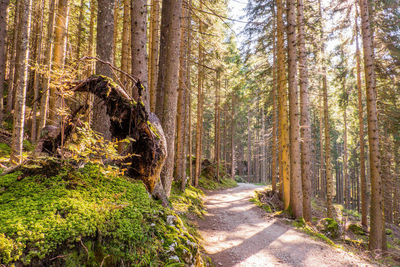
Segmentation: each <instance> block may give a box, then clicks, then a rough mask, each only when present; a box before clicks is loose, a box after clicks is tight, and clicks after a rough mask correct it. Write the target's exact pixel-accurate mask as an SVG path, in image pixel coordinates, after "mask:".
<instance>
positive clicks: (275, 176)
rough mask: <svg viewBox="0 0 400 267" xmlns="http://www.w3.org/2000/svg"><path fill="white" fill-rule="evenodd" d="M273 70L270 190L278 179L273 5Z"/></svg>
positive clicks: (276, 78) (274, 186) (274, 187)
mask: <svg viewBox="0 0 400 267" xmlns="http://www.w3.org/2000/svg"><path fill="white" fill-rule="evenodd" d="M273 39H274V40H273V43H272V44H273V48H272V49H273V51H272V52H273V70H272V79H273V85H272V121H273V122H272V123H273V125H272V163H271V164H272V166H271V169H272V179H271V180H272V181H271V183H272V191H274V192H276V183H277V180H278V173H277V168H276V167H277V162H276V160H277V150H278V144H277V132H276V131H277V124H278V115H277V101H278V99H277V87H278V77H277V62H276V14H275V7H274V37H273Z"/></svg>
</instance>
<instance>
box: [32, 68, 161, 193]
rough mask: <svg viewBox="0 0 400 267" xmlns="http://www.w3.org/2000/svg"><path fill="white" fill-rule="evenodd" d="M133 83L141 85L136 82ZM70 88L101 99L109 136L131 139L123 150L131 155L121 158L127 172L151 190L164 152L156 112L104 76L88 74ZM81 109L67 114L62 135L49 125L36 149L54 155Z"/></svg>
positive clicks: (156, 178)
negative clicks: (108, 118)
mask: <svg viewBox="0 0 400 267" xmlns="http://www.w3.org/2000/svg"><path fill="white" fill-rule="evenodd" d="M136 86H138V87H139V89H143V87H142V85H141V84H140V82H138V83H137V84H136ZM70 90H71V91H73V92H88V93H92V94H94V95H96V96H97V97H99V98H100V99H101V100H103V101H104V103H105V105H106V107H107V115H108V116H109V117H110V120H111V125H110V132H111V135H112V138H115V139H118V140H122V139H126V138H128V137H129V138H130V139H132V140H133V141H131V142H130V144H129V146H128V149H127V151H125V153H128V154H131V155H134V156H131V157H128V158H126V159H125V160H124V162H123V163H129V164H128V165H127V166H128V167H127V175H128V176H129V177H133V178H138V179H141V180H142V181H143V182H144V184H145V185H146V187H147V189H148V191H149V192H153V190H154V188H155V186H156V183H157V181H158V179H159V177H160V173H161V169H162V167H163V165H164V160H165V158H166V154H167V150H166V141H165V136H164V132H163V129H162V127H161V124H160V122H159V120H158V118H157V116H155V115H154V114H152V113H149V112H147V111H146V108H145V106H144V104H143V102H142V101H139V102H136V101H134V100H133V99H132V98H131V97H130V96H129V95H128V94H127V93H126V92H125V91H124V90H123V89H122V88H120V87H119V86H118V85H116V84H115V83H114V82H113V81H112V80H111V79H110V78H108V77H105V76H98V75H94V76H91V77H90V78H88V79H86V80H83V81H80V82H76V83H74V84H73V85H71V89H70ZM82 109H84V107H81V108H79V109H78V110H77V111H76V112H74V113H73V114H72V115H70V116H69V118H68V119H67V120H68V123H67V124H66V127H65V129H64V131H63V137H62V136H61V129H59V128H50V129H48V130H47V132H46V133H45V135H44V136H43V137H42V138H41V141H40V142H39V144H38V148H37V149H38V150H39V151H41V152H45V153H49V154H53V155H56V154H57V153H58V152H57V151H58V149H59V148H60V147H61V145H62V139H63V140H66V139H68V137H69V136H70V135H71V133H72V131H73V129H74V127H75V123H76V119H75V118H76V114H77V113H79V112H81V110H82Z"/></svg>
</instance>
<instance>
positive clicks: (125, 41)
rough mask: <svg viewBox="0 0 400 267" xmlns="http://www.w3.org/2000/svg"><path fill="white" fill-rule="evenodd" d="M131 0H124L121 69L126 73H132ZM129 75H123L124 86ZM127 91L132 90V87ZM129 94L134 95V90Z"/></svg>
mask: <svg viewBox="0 0 400 267" xmlns="http://www.w3.org/2000/svg"><path fill="white" fill-rule="evenodd" d="M130 3H131V1H130V0H124V15H123V16H124V17H123V24H122V49H121V69H122V70H123V71H125V72H126V73H130V70H129V60H130V55H129V41H130V35H131V31H130V29H131V28H130V21H131V19H130V18H131V17H130V11H131V5H130ZM127 81H128V80H127V77H126V76H125V75H122V77H121V82H122V84H123V85H124V86H126V85H127ZM127 91H130V89H129V90H128V89H127ZM129 94H131V95H132V92H129Z"/></svg>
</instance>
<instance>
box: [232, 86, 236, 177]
mask: <svg viewBox="0 0 400 267" xmlns="http://www.w3.org/2000/svg"><path fill="white" fill-rule="evenodd" d="M235 100H236V96H235V94H234V93H233V94H232V107H231V108H232V114H231V115H232V116H231V178H232V180H235V128H236V117H235V116H236V114H235V105H236V103H235Z"/></svg>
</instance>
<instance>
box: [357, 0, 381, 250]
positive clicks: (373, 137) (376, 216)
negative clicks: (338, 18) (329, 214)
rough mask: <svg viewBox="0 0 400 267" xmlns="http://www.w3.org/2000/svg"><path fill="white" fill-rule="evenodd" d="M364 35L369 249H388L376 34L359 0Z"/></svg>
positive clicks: (362, 3)
mask: <svg viewBox="0 0 400 267" xmlns="http://www.w3.org/2000/svg"><path fill="white" fill-rule="evenodd" d="M359 4H360V11H361V12H360V13H361V25H362V28H361V29H362V37H363V48H364V68H365V82H366V94H367V118H368V142H369V157H370V171H371V213H370V217H371V230H370V237H369V249H370V250H376V249H385V248H386V238H385V235H384V230H385V219H384V215H383V214H384V212H383V197H382V178H381V174H380V169H381V164H380V158H379V129H378V118H377V117H378V116H377V109H376V79H375V60H374V47H373V36H372V34H373V33H372V30H371V26H370V21H369V13H368V12H369V11H368V2H367V1H366V0H359Z"/></svg>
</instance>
